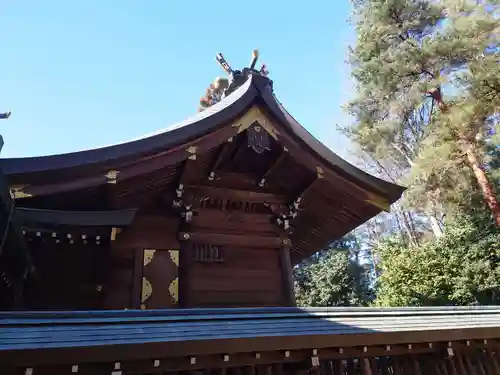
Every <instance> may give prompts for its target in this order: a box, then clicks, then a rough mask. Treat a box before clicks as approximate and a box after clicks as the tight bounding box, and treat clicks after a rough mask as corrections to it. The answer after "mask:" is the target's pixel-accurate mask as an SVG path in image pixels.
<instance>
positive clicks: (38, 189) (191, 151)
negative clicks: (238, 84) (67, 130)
mask: <svg viewBox="0 0 500 375" xmlns="http://www.w3.org/2000/svg"><path fill="white" fill-rule="evenodd" d="M236 132H237V128H235V127H232V126H226V127H224V128H222V129H220V130H218V131H215V132H214V133H210V134H207V135H206V136H203V137H201V138H199V139H197V140H195V141H193V142H190V143H187V144H184V145H181V146H178V147H176V148H173V149H170V150H168V151H165V152H160V153H158V154H155V155H152V156H148V157H145V158H142V159H141V160H139V161H134V162H131V163H130V164H128V165H124V166H121V167H120V168H119V170H118V169H113V170H110V171H108V172H106V173H102V174H99V175H92V176H85V177H80V178H76V179H72V180H70V181H61V182H57V183H53V184H50V183H49V184H44V185H24V186H23V187H22V188H20V189H17V190H16V198H23V197H33V196H42V195H49V194H55V193H62V192H66V191H72V190H80V189H85V188H89V187H93V186H99V185H104V184H108V183H112V184H119V183H120V181H123V180H127V179H130V178H133V177H138V176H141V175H145V174H148V173H151V172H154V171H157V170H160V169H163V168H165V167H167V166H169V165H174V164H177V163H180V162H182V161H184V160H186V159H189V158H192V157H193V155H200V154H201V153H204V152H207V151H209V150H211V149H213V148H215V147H217V146H219V145H220V144H222V143H223V142H227V139H228V138H230V137H232V136H234V135H235V134H236Z"/></svg>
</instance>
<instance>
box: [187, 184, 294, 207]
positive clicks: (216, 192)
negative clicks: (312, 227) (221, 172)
mask: <svg viewBox="0 0 500 375" xmlns="http://www.w3.org/2000/svg"><path fill="white" fill-rule="evenodd" d="M258 189H259V188H258V187H254V188H253V190H236V189H228V188H216V187H211V186H186V192H187V193H188V194H192V195H194V196H197V197H205V198H212V199H229V200H235V201H243V202H250V203H264V202H266V203H277V204H286V203H288V201H289V198H287V197H286V196H282V195H276V194H272V193H264V192H261V191H258Z"/></svg>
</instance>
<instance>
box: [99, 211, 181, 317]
mask: <svg viewBox="0 0 500 375" xmlns="http://www.w3.org/2000/svg"><path fill="white" fill-rule="evenodd" d="M178 225H179V221H178V220H177V219H174V218H167V217H164V216H156V215H147V216H146V215H138V216H137V217H136V218H135V220H134V222H133V224H132V226H131V227H130V228H128V229H127V230H125V231H123V233H119V234H118V235H117V236H116V238H115V240H114V241H112V242H111V267H110V275H109V278H108V284H107V285H106V300H105V308H107V309H124V308H131V309H133V308H140V307H141V302H142V301H141V300H142V297H143V291H142V289H143V276H144V272H145V270H146V273H147V272H151V271H149V269H150V268H152V266H153V265H154V264H156V261H155V263H154V264H151V265H148V264H144V263H145V260H146V263H148V259H147V258H148V250H149V251H150V250H156V251H160V252H163V251H167V252H168V251H169V250H177V251H178V250H179V247H180V245H179V241H178V240H177V234H176V233H177V228H178ZM145 254H146V259H145ZM160 258H162V256H161V255H160V254H158V256H157V257H156V259H157V260H158V259H160ZM145 267H147V268H145ZM149 278H150V279H152V278H154V277H152V276H149ZM150 279H147V281H146V282H144V284H145V285H147V282H149V283H151V282H152V281H151V280H150ZM153 282H154V281H153ZM168 287H169V285H166V286H165V285H162V286H161V288H162V289H167V290H168ZM151 288H152V289H153V290H155V285H152V284H151ZM159 288H160V286H157V287H156V290H157V291H158V289H159ZM156 299H157V297H155V300H156ZM145 307H148V306H147V304H146V305H145ZM155 307H156V306H155ZM166 307H169V306H165V308H166ZM151 308H153V306H152V307H151Z"/></svg>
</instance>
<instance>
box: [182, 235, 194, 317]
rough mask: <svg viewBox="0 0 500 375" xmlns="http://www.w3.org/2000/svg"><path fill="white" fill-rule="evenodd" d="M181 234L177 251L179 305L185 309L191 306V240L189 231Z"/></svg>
mask: <svg viewBox="0 0 500 375" xmlns="http://www.w3.org/2000/svg"><path fill="white" fill-rule="evenodd" d="M184 228H185V226H184ZM181 236H182V237H181V238H180V245H181V246H180V251H179V307H180V308H181V309H185V308H189V307H192V306H191V302H190V300H189V290H190V287H189V279H190V277H189V271H190V268H191V263H192V262H191V260H192V252H193V251H192V249H193V242H192V241H191V240H190V235H189V233H183V234H182V235H181Z"/></svg>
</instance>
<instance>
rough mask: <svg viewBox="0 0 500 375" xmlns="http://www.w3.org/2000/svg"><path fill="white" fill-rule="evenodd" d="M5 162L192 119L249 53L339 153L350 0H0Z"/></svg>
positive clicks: (306, 121) (313, 129) (0, 84)
mask: <svg viewBox="0 0 500 375" xmlns="http://www.w3.org/2000/svg"><path fill="white" fill-rule="evenodd" d="M1 4H2V10H1V12H0V43H1V44H0V50H1V54H0V56H1V57H0V77H1V78H0V112H3V111H7V110H10V111H12V113H13V114H12V117H11V119H10V120H3V121H1V122H0V132H1V134H2V135H3V137H4V141H5V146H4V149H3V151H2V157H12V156H35V155H46V154H56V153H63V152H71V151H76V150H81V149H87V148H95V147H100V146H104V145H109V144H113V143H117V142H122V141H127V140H129V139H133V138H135V137H138V136H141V135H144V134H147V133H150V132H154V131H156V130H158V129H161V128H164V127H166V126H168V125H171V124H174V123H176V122H178V121H181V120H183V119H184V118H186V117H188V116H190V115H192V114H193V113H194V112H195V111H196V108H197V105H198V100H199V98H200V96H201V95H202V94H203V93H204V91H205V89H206V87H207V86H208V84H209V83H210V82H211V81H212V80H213V79H214V78H215V77H216V76H219V75H223V74H224V73H223V71H222V70H221V69H220V67H219V66H218V65H217V64H216V62H215V60H214V57H215V54H216V53H217V52H222V53H224V56H225V57H226V59H227V60H228V61H229V63H230V64H231V65H232V66H233V67H234V68H242V67H244V66H247V65H248V62H249V60H250V54H251V51H252V49H254V48H258V49H259V51H260V54H261V59H260V61H261V62H265V63H266V64H267V66H268V69H269V71H270V76H271V78H272V79H273V81H274V84H275V91H276V94H277V96H278V97H279V99H280V100H281V101H282V102H283V103H284V105H285V107H286V108H287V109H288V110H289V111H290V112H291V113H292V114H293V115H294V117H296V118H297V120H299V121H300V122H301V123H302V124H303V125H304V126H305V127H306V128H307V129H308V130H309V131H310V132H312V133H313V134H314V135H315V136H316V137H318V138H319V139H320V140H321V141H323V142H324V143H326V144H327V145H328V146H330V147H331V148H332V149H333V150H334V151H336V152H338V153H339V154H340V155H342V156H345V154H346V151H347V143H346V141H345V140H343V139H342V137H341V136H340V135H339V134H338V133H337V132H336V130H335V125H336V124H345V123H346V122H347V121H349V119H348V117H347V116H346V115H345V114H344V113H343V111H342V109H341V105H342V104H343V103H345V102H346V100H347V99H348V98H349V97H350V95H351V93H352V90H351V89H350V84H349V79H348V68H347V66H346V65H345V57H346V51H347V46H348V44H349V42H350V41H352V39H353V32H352V30H351V28H350V26H349V25H348V23H347V19H348V17H349V14H350V4H349V1H348V0H336V1H316V0H310V1H308V2H307V3H304V2H296V3H295V4H296V5H294V2H289V1H286V2H285V1H260V0H259V1H251V2H245V3H240V5H237V4H236V3H234V2H233V3H230V2H229V3H228V2H227V1H224V2H223V1H173V2H171V1H166V0H149V1H132V0H121V1H118V0H106V1H103V0H71V1H68V0H44V1H38V0H24V1H23V0H3V1H1Z"/></svg>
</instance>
